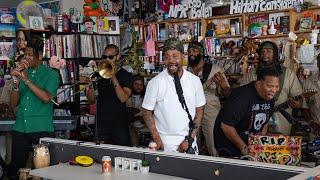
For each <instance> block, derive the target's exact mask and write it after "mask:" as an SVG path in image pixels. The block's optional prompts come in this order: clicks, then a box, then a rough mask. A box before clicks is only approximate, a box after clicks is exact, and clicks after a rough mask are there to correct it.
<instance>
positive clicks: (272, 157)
mask: <svg viewBox="0 0 320 180" xmlns="http://www.w3.org/2000/svg"><path fill="white" fill-rule="evenodd" d="M301 139H302V138H301V136H283V135H272V136H262V135H250V137H249V147H250V156H252V157H253V158H254V159H255V161H259V162H266V163H273V164H282V165H291V166H300V163H301Z"/></svg>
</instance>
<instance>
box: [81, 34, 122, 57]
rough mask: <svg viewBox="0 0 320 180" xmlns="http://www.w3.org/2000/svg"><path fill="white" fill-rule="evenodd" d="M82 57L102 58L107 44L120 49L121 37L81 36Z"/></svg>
mask: <svg viewBox="0 0 320 180" xmlns="http://www.w3.org/2000/svg"><path fill="white" fill-rule="evenodd" d="M79 44H80V51H79V52H80V53H79V56H80V57H89V58H100V57H101V56H102V53H103V51H104V48H105V47H106V45H107V44H115V45H117V46H118V47H120V37H119V36H101V35H94V36H92V35H80V40H79Z"/></svg>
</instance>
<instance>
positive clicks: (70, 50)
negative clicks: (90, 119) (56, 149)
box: [39, 31, 120, 132]
mask: <svg viewBox="0 0 320 180" xmlns="http://www.w3.org/2000/svg"><path fill="white" fill-rule="evenodd" d="M39 33H45V34H46V36H45V37H46V39H45V53H44V54H45V55H44V60H45V61H49V60H50V58H51V57H52V56H58V57H61V58H62V59H65V60H66V66H65V68H64V69H60V70H59V74H60V77H61V82H62V83H61V84H60V87H59V89H58V93H59V92H60V91H62V90H63V89H65V88H69V87H70V86H73V85H74V84H75V83H77V84H76V85H75V86H73V87H72V88H70V90H67V91H65V92H64V93H61V94H60V95H58V97H57V98H56V101H57V102H58V103H60V102H62V101H64V100H65V99H66V98H68V97H69V96H73V95H74V94H75V93H76V92H78V91H79V90H83V87H84V86H85V85H86V84H87V83H86V82H85V81H82V80H83V76H88V77H89V76H90V74H86V73H83V72H82V70H83V69H84V68H85V67H86V66H87V64H88V62H90V61H91V60H93V61H95V62H96V61H100V60H101V58H100V57H101V56H102V53H103V50H104V48H105V46H106V45H107V44H110V43H112V44H116V45H118V46H119V47H120V36H119V35H107V34H96V33H94V34H86V33H83V32H70V33H65V32H63V33H61V32H59V33H58V32H50V31H49V32H48V31H44V32H39ZM88 109H89V105H88V104H87V101H86V97H85V94H84V92H83V91H80V93H79V94H76V95H75V96H74V97H72V98H70V99H69V100H67V101H66V102H63V103H62V104H60V105H59V106H56V105H55V106H54V113H55V116H77V117H78V119H77V132H82V130H83V129H86V128H83V127H82V126H81V122H80V121H81V119H83V118H84V117H87V115H88Z"/></svg>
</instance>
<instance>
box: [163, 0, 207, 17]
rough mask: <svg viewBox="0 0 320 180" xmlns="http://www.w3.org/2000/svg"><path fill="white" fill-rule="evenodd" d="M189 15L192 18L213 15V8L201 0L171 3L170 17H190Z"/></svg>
mask: <svg viewBox="0 0 320 180" xmlns="http://www.w3.org/2000/svg"><path fill="white" fill-rule="evenodd" d="M189 10H190V11H189ZM188 16H190V18H191V19H196V18H207V17H211V16H212V8H211V7H206V5H205V3H202V2H201V0H186V1H183V2H182V4H177V5H170V10H169V17H172V18H188Z"/></svg>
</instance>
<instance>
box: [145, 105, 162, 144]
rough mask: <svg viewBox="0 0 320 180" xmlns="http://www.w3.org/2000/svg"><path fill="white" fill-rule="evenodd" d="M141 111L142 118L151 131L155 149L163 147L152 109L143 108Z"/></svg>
mask: <svg viewBox="0 0 320 180" xmlns="http://www.w3.org/2000/svg"><path fill="white" fill-rule="evenodd" d="M142 112H143V119H144V121H145V122H146V124H147V126H148V128H149V130H150V132H151V135H152V138H153V140H154V141H155V143H157V148H156V149H157V150H158V149H163V142H162V140H161V137H160V135H159V132H158V130H157V127H156V124H155V120H154V117H153V115H152V111H150V110H147V109H144V108H143V109H142Z"/></svg>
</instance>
